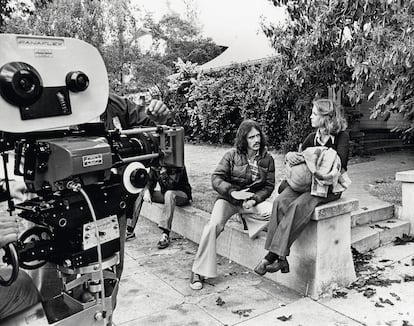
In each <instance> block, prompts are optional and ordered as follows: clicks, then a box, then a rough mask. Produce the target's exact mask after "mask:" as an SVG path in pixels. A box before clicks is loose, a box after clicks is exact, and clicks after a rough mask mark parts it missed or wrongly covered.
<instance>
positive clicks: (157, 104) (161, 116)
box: [145, 100, 170, 124]
mask: <svg viewBox="0 0 414 326" xmlns="http://www.w3.org/2000/svg"><path fill="white" fill-rule="evenodd" d="M145 113H146V114H147V115H148V116H149V117H150V118H151V119H152V120H154V121H155V122H156V123H159V124H163V123H165V122H166V121H167V118H168V116H169V114H170V109H169V108H168V107H167V106H166V105H165V104H164V102H163V101H160V100H151V103H150V104H149V105H148V106H147V107H146V108H145Z"/></svg>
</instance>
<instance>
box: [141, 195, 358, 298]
mask: <svg viewBox="0 0 414 326" xmlns="http://www.w3.org/2000/svg"><path fill="white" fill-rule="evenodd" d="M338 203H339V208H335V206H337V205H335V203H329V204H325V205H321V206H319V207H318V215H317V216H321V217H319V218H318V217H316V216H314V217H313V220H312V221H311V223H310V224H309V226H307V227H306V229H305V230H304V232H303V233H302V234H301V236H300V237H299V238H298V239H297V240H296V241H295V243H294V244H293V246H292V248H291V254H290V256H289V264H290V267H291V268H290V269H291V272H290V273H287V274H281V273H273V274H272V273H267V274H266V275H265V276H266V277H267V278H269V279H271V280H273V281H275V282H278V283H280V284H283V285H285V286H287V287H289V288H292V289H294V290H296V291H297V292H299V293H301V294H303V295H309V296H311V297H313V298H315V299H317V298H319V296H320V295H321V294H322V293H323V292H326V291H327V290H329V289H330V288H331V287H332V286H346V285H348V284H349V283H351V282H352V281H354V279H355V271H354V266H353V262H352V255H351V245H350V241H351V222H350V215H351V214H350V211H351V209H353V208H355V207H357V201H356V200H349V199H340V200H339V201H338ZM161 212H162V205H161V204H155V203H153V204H148V203H144V205H143V207H142V210H141V215H142V216H144V217H146V218H148V219H149V220H151V221H153V222H155V223H158V222H159V216H160V215H161ZM321 212H322V215H321ZM328 212H332V213H333V214H337V213H338V212H342V214H341V213H338V214H339V215H335V216H334V217H336V218H328V216H327V214H328ZM209 218H210V214H209V213H207V212H204V211H201V210H199V209H197V208H194V207H192V206H185V207H176V210H175V214H174V220H173V224H172V230H173V231H174V232H176V233H178V234H180V235H182V236H184V237H186V238H188V239H189V240H192V241H194V242H196V243H198V242H199V241H200V238H201V233H202V231H203V228H204V225H205V224H206V223H207V222H208V221H209ZM317 218H318V219H317ZM327 234H329V236H327ZM265 240H266V233H265V232H261V234H260V235H259V237H257V238H256V239H254V240H252V239H250V238H249V236H248V232H247V231H245V230H243V225H242V224H241V223H238V222H236V221H232V220H230V221H229V222H228V223H226V226H225V228H224V231H223V232H222V233H221V235H220V236H219V237H218V239H217V244H216V248H217V254H219V255H222V256H224V257H226V258H228V259H231V260H233V261H234V262H236V263H238V264H240V265H243V266H245V267H248V268H250V269H253V268H254V267H255V266H256V265H257V263H258V262H259V261H260V260H261V258H262V257H264V255H265V254H266V251H265V249H264V244H265Z"/></svg>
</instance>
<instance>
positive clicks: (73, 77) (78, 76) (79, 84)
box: [66, 71, 89, 93]
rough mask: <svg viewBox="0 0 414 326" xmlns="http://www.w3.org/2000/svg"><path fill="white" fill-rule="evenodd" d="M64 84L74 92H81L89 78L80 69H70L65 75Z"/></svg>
mask: <svg viewBox="0 0 414 326" xmlns="http://www.w3.org/2000/svg"><path fill="white" fill-rule="evenodd" d="M66 86H67V87H68V88H69V89H70V90H71V91H72V92H74V93H78V92H83V91H84V90H86V89H87V88H88V86H89V78H88V76H86V74H85V73H84V72H82V71H71V72H69V73H68V74H67V75H66Z"/></svg>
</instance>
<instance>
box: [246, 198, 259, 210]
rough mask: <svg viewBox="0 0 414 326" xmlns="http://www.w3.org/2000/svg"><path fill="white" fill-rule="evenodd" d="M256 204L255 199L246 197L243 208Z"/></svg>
mask: <svg viewBox="0 0 414 326" xmlns="http://www.w3.org/2000/svg"><path fill="white" fill-rule="evenodd" d="M254 205H256V201H255V200H254V199H248V200H245V201H244V202H243V208H244V209H249V208H252V207H253V206H254Z"/></svg>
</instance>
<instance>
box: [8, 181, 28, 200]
mask: <svg viewBox="0 0 414 326" xmlns="http://www.w3.org/2000/svg"><path fill="white" fill-rule="evenodd" d="M9 185H10V196H11V197H12V198H14V199H16V200H18V201H21V202H22V201H25V200H26V193H27V188H26V184H25V183H24V181H23V180H12V181H10V182H9Z"/></svg>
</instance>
